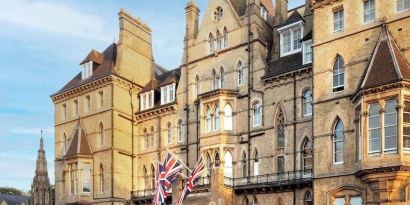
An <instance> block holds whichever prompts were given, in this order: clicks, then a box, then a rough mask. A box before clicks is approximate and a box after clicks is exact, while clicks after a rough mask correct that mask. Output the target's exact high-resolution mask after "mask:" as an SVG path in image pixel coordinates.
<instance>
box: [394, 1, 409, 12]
mask: <svg viewBox="0 0 410 205" xmlns="http://www.w3.org/2000/svg"><path fill="white" fill-rule="evenodd" d="M406 3H407V7H406ZM399 4H403V8H402V9H400V10H399ZM395 7H396V12H397V13H401V12H405V11H409V10H410V0H396V6H395Z"/></svg>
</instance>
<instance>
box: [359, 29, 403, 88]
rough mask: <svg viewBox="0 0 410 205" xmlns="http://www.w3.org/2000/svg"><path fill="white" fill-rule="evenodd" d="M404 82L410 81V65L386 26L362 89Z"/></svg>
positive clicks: (382, 31)
mask: <svg viewBox="0 0 410 205" xmlns="http://www.w3.org/2000/svg"><path fill="white" fill-rule="evenodd" d="M403 80H405V81H408V80H410V67H409V64H408V62H407V61H406V59H405V58H404V57H403V54H402V53H401V51H400V50H399V47H398V45H397V44H396V42H395V41H394V39H393V38H392V37H391V36H390V34H389V32H388V31H387V28H386V26H385V25H384V26H383V27H382V29H381V33H380V37H379V40H378V42H377V44H376V46H375V49H374V51H373V55H372V58H371V60H370V63H369V64H368V67H367V69H366V74H365V77H364V80H363V81H362V84H361V88H362V89H368V88H373V87H377V86H381V85H386V84H389V83H394V82H398V81H403Z"/></svg>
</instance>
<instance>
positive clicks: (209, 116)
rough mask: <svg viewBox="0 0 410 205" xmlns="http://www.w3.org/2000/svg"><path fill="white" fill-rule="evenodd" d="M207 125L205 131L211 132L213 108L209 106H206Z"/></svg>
mask: <svg viewBox="0 0 410 205" xmlns="http://www.w3.org/2000/svg"><path fill="white" fill-rule="evenodd" d="M205 120H206V127H205V131H206V132H210V131H211V121H212V119H211V109H209V107H207V108H206V119H205Z"/></svg>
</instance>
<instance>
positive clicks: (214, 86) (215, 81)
mask: <svg viewBox="0 0 410 205" xmlns="http://www.w3.org/2000/svg"><path fill="white" fill-rule="evenodd" d="M211 79H212V90H216V89H218V85H219V82H218V76H217V75H216V71H215V70H212V77H211Z"/></svg>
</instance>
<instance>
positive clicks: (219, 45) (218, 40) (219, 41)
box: [216, 31, 222, 50]
mask: <svg viewBox="0 0 410 205" xmlns="http://www.w3.org/2000/svg"><path fill="white" fill-rule="evenodd" d="M221 41H222V36H221V33H219V31H217V32H216V48H217V49H218V50H221V48H222V42H221Z"/></svg>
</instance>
